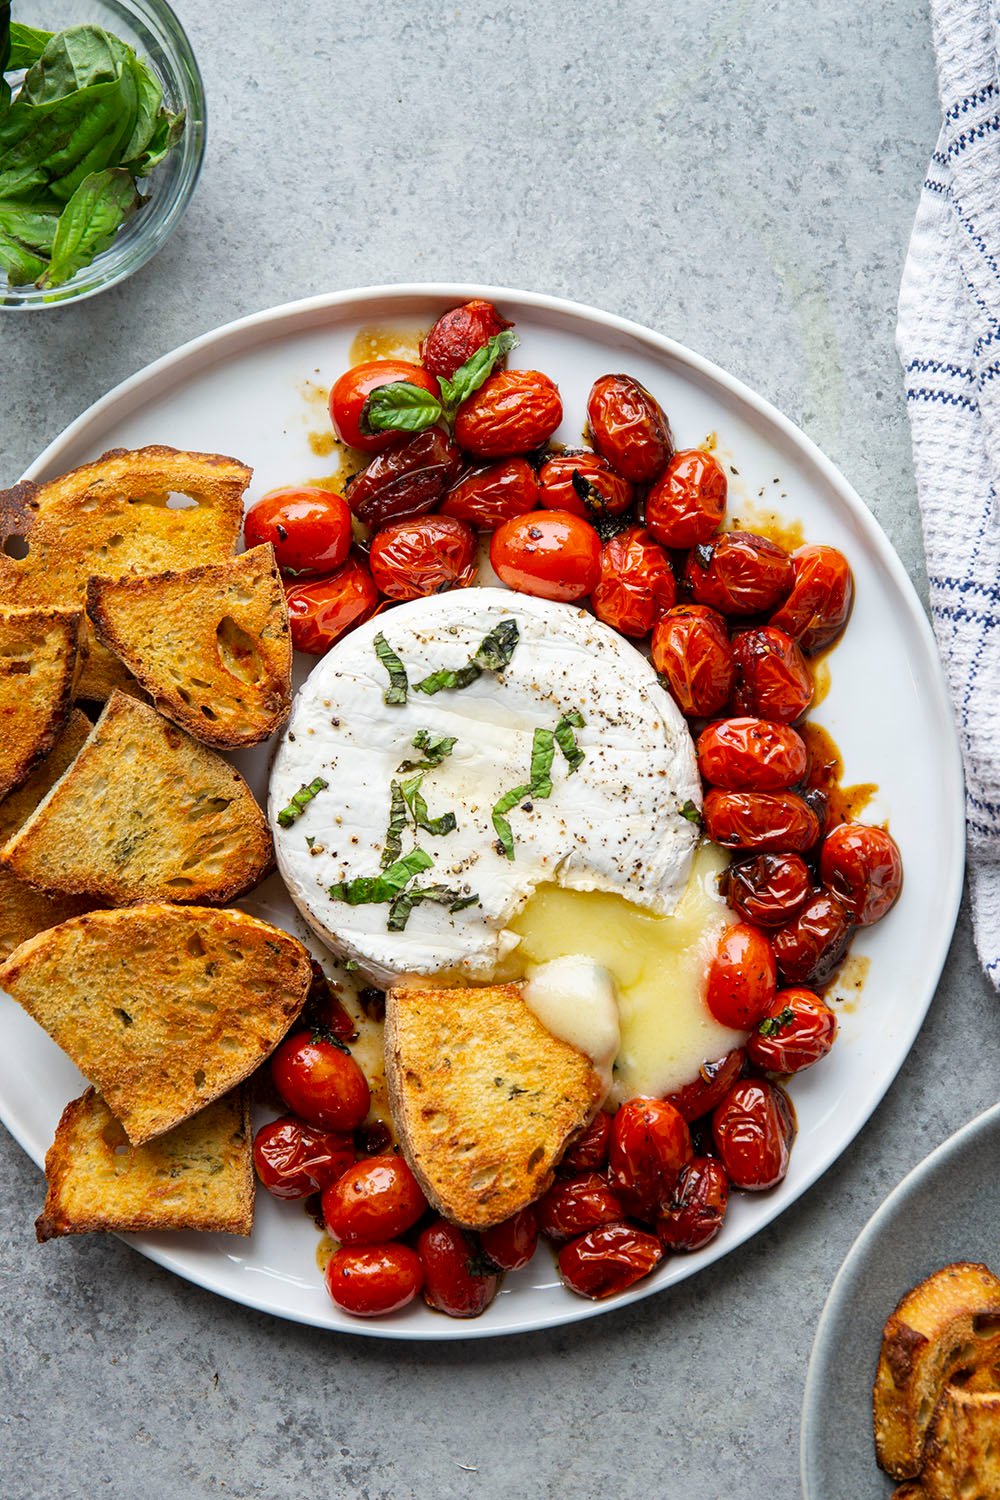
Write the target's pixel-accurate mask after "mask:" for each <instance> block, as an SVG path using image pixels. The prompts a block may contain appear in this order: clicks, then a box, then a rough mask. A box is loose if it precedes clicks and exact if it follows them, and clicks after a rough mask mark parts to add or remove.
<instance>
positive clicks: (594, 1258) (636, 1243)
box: [558, 1224, 663, 1300]
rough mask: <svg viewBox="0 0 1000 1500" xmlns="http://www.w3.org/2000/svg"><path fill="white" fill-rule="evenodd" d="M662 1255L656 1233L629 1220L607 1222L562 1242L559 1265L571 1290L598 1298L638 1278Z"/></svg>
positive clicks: (654, 1266)
mask: <svg viewBox="0 0 1000 1500" xmlns="http://www.w3.org/2000/svg"><path fill="white" fill-rule="evenodd" d="M662 1259H663V1246H662V1245H661V1244H660V1242H659V1240H658V1239H657V1238H656V1236H655V1234H646V1233H645V1232H644V1231H643V1230H641V1229H636V1228H634V1226H633V1225H631V1224H608V1225H606V1226H605V1227H604V1228H603V1229H592V1230H591V1231H590V1233H589V1234H585V1235H583V1236H582V1237H581V1238H580V1239H578V1240H572V1241H571V1242H570V1243H569V1244H568V1245H564V1246H563V1247H562V1249H561V1250H560V1252H559V1258H558V1266H559V1275H560V1276H561V1277H562V1279H563V1281H564V1282H565V1284H566V1285H567V1286H568V1287H569V1289H570V1291H571V1292H578V1293H579V1295H580V1296H581V1297H593V1298H594V1299H595V1300H597V1299H599V1298H601V1297H612V1296H614V1294H615V1293H616V1292H623V1291H625V1289H626V1287H630V1286H632V1285H633V1284H634V1283H635V1282H637V1281H641V1280H642V1278H643V1277H644V1276H648V1275H649V1273H650V1271H652V1270H655V1268H656V1267H657V1266H658V1265H659V1263H660V1261H661V1260H662Z"/></svg>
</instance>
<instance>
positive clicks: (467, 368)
mask: <svg viewBox="0 0 1000 1500" xmlns="http://www.w3.org/2000/svg"><path fill="white" fill-rule="evenodd" d="M520 342H521V340H520V339H519V338H518V336H517V334H516V333H514V332H513V331H512V330H511V329H510V328H505V329H504V330H503V331H502V332H501V333H495V334H494V335H493V336H492V338H488V339H487V340H486V343H485V344H482V345H481V346H480V348H478V349H477V350H476V352H475V354H473V355H471V356H470V357H469V358H468V359H467V360H466V361H465V364H464V365H459V367H458V369H457V370H456V371H455V373H454V375H453V376H452V377H451V379H450V380H446V379H445V378H444V377H443V376H441V375H439V376H438V385H439V386H440V387H441V397H442V400H443V401H444V406H445V411H446V412H447V413H448V415H449V416H450V415H452V414H453V413H454V412H455V410H456V409H457V408H458V407H459V406H461V404H462V402H463V401H465V400H467V399H468V397H469V396H471V395H472V393H473V391H478V389H479V387H480V386H481V385H482V384H483V383H484V381H486V380H487V379H488V378H489V377H490V376H491V375H492V374H493V371H494V370H495V369H496V367H497V365H498V364H499V363H500V361H501V360H502V359H506V357H507V355H508V354H509V353H510V351H511V350H512V349H516V348H517V346H518V344H519V343H520Z"/></svg>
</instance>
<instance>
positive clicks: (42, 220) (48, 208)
mask: <svg viewBox="0 0 1000 1500" xmlns="http://www.w3.org/2000/svg"><path fill="white" fill-rule="evenodd" d="M61 212H62V204H61V203H56V202H53V201H52V200H48V201H46V199H45V197H44V196H43V195H41V194H40V195H39V197H38V199H37V200H36V201H29V202H27V203H16V202H15V203H4V202H0V233H3V234H5V235H7V236H8V237H9V238H10V239H14V240H18V241H19V242H20V243H21V244H22V245H24V246H25V247H26V248H27V249H29V250H35V251H37V252H38V253H39V254H41V255H45V256H48V255H49V254H50V252H51V250H52V241H53V239H54V238H55V233H56V225H57V224H58V222H59V215H60V213H61Z"/></svg>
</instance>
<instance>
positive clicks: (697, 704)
mask: <svg viewBox="0 0 1000 1500" xmlns="http://www.w3.org/2000/svg"><path fill="white" fill-rule="evenodd" d="M652 655H653V666H654V667H655V668H656V670H657V671H658V672H659V673H660V674H661V675H662V676H663V677H665V678H666V680H667V683H668V685H669V688H670V694H671V696H672V697H673V699H674V701H675V703H676V704H677V706H678V708H679V709H680V711H681V713H682V714H687V715H688V716H689V717H690V718H699V719H707V718H710V717H711V715H712V714H717V713H719V712H720V711H721V710H722V709H724V708H725V706H726V704H727V703H728V701H729V698H730V695H731V693H732V691H733V684H734V682H735V680H736V667H735V663H734V660H733V651H732V647H731V646H730V644H729V635H728V633H727V631H726V627H725V624H724V623H723V620H722V618H721V616H720V615H718V614H716V612H715V610H712V609H706V608H705V607H704V606H703V605H700V604H679V605H677V607H676V608H675V609H671V610H668V611H667V613H666V614H665V615H664V616H663V617H662V619H660V620H658V621H657V623H656V625H655V626H654V628H653V641H652Z"/></svg>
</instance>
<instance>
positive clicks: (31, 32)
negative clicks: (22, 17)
mask: <svg viewBox="0 0 1000 1500" xmlns="http://www.w3.org/2000/svg"><path fill="white" fill-rule="evenodd" d="M6 10H7V13H8V15H9V14H10V6H9V5H8V6H6ZM2 26H3V23H2V21H0V73H2V72H3V71H4V69H5V68H9V69H10V70H11V72H13V71H14V70H15V69H21V68H30V67H31V66H32V64H33V63H36V62H37V61H38V59H39V58H40V57H41V55H42V53H43V52H44V51H45V48H46V47H47V46H48V44H49V42H51V40H52V38H53V36H54V35H55V33H54V32H51V31H39V30H38V29H37V27H35V26H24V25H22V24H21V22H19V21H15V22H14V23H13V25H12V26H11V28H10V56H9V57H8V59H7V61H6V62H4V61H3V44H2Z"/></svg>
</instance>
